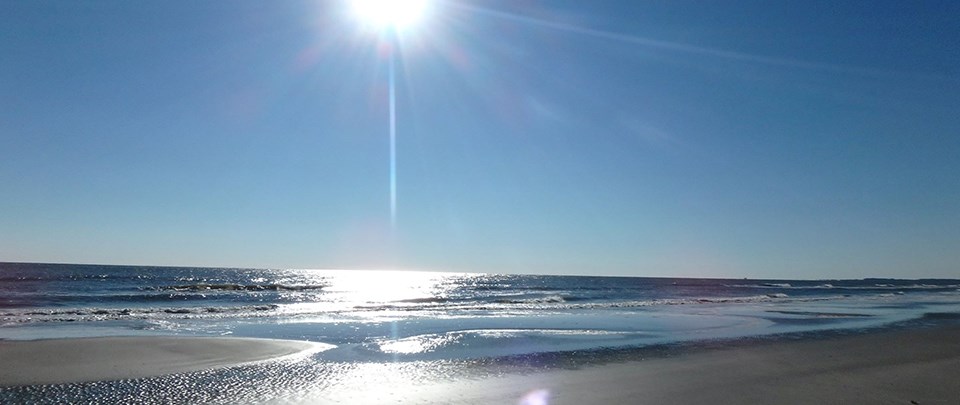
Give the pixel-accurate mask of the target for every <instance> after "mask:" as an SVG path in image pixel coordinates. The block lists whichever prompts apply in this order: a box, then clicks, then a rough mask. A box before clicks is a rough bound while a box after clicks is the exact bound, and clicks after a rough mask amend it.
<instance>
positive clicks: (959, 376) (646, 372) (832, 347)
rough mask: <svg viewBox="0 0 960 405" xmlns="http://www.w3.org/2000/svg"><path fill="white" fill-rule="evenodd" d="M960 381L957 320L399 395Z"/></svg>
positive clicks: (746, 393)
mask: <svg viewBox="0 0 960 405" xmlns="http://www.w3.org/2000/svg"><path fill="white" fill-rule="evenodd" d="M957 381H960V326H955V325H951V326H938V327H929V328H920V329H895V330H878V331H874V332H867V333H857V334H850V335H845V336H844V335H835V336H829V337H824V338H812V339H800V340H789V339H770V340H760V339H746V340H745V341H744V342H743V343H742V344H740V343H736V342H732V343H729V344H721V345H718V346H713V347H699V348H696V347H695V348H693V349H692V350H689V351H678V352H671V353H670V354H669V355H666V356H663V355H659V356H658V355H653V356H651V357H649V358H642V359H638V358H633V359H629V360H623V361H612V362H606V363H597V364H588V365H585V366H582V367H571V368H566V369H564V368H550V369H547V370H544V371H542V372H530V373H522V374H508V375H504V376H498V377H493V378H485V379H479V380H473V381H456V382H449V383H443V384H436V385H433V386H428V387H424V388H423V389H421V390H420V391H419V392H416V393H413V394H411V395H408V396H406V397H403V398H402V401H401V402H403V403H423V404H434V403H436V404H439V403H461V404H488V403H510V402H509V401H513V402H514V403H530V404H533V403H542V404H551V405H563V404H589V403H603V404H636V403H652V404H743V403H778V404H783V403H787V404H789V403H797V404H800V403H837V404H842V403H876V404H884V403H889V404H956V403H958V402H957V401H960V385H957V383H956V382H957ZM383 394H385V395H377V396H376V397H369V396H368V397H366V398H352V399H355V400H360V401H362V402H364V403H387V402H389V401H388V400H387V399H389V398H397V395H396V393H383ZM349 400H350V399H349V398H348V399H347V402H349ZM524 400H527V401H529V402H523V401H524ZM518 401H519V402H518ZM307 402H310V401H307ZM336 402H340V401H339V400H338V401H336Z"/></svg>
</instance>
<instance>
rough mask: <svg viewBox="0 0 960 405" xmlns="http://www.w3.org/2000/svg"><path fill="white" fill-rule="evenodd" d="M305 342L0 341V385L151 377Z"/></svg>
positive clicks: (281, 351) (266, 354)
mask: <svg viewBox="0 0 960 405" xmlns="http://www.w3.org/2000/svg"><path fill="white" fill-rule="evenodd" d="M316 348H317V345H316V344H313V343H310V342H300V341H292V340H274V339H237V338H205V337H104V338H85V339H49V340H36V341H0V364H2V367H0V387H3V386H16V385H35V384H59V383H70V382H86V381H109V380H119V379H128V378H140V377H152V376H160V375H164V374H173V373H183V372H189V371H198V370H206V369H210V368H216V367H226V366H232V365H237V364H242V363H248V362H253V361H259V360H266V359H272V358H276V357H282V356H286V355H291V354H295V353H299V352H302V351H305V350H312V349H316Z"/></svg>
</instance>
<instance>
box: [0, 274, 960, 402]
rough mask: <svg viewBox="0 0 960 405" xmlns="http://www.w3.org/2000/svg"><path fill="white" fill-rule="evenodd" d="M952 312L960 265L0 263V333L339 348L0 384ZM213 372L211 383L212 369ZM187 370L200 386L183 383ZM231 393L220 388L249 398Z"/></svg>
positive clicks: (651, 343) (80, 390)
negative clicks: (775, 275) (697, 270)
mask: <svg viewBox="0 0 960 405" xmlns="http://www.w3.org/2000/svg"><path fill="white" fill-rule="evenodd" d="M957 314H960V280H942V279H940V280H898V279H862V280H748V279H690V278H644V277H589V276H544V275H505V274H471V273H443V272H404V271H354V270H339V271H336V270H303V269H228V268H222V269H217V268H188V267H144V266H101V265H66V264H20V263H0V339H43V338H59V337H89V336H121V335H122V336H138V335H190V336H231V337H263V338H275V339H298V340H309V341H314V342H321V343H325V344H327V345H329V346H328V347H331V349H329V350H325V351H322V352H319V353H316V354H314V355H312V356H311V357H310V359H308V361H297V362H289V361H288V362H287V363H284V364H279V363H278V364H274V365H272V366H266V365H261V366H257V367H239V368H237V367H235V368H233V369H231V370H232V371H230V372H229V373H227V374H224V373H225V372H223V371H211V372H205V373H189V374H184V375H180V376H167V377H163V378H155V379H142V380H136V381H133V382H127V383H122V384H121V383H104V382H101V383H87V384H71V385H64V386H54V387H45V388H43V389H41V388H36V387H34V388H19V389H6V390H0V399H2V398H8V399H9V398H32V399H36V398H56V399H58V400H68V399H71V398H72V399H73V400H77V401H85V400H91V399H95V398H94V397H93V396H95V395H107V396H106V397H103V398H106V399H107V400H109V401H115V400H123V398H125V397H124V395H141V394H142V393H143V390H148V391H149V390H150V389H151V388H150V387H151V386H153V385H156V387H157V389H161V388H162V387H167V388H165V389H168V390H169V389H175V390H177V392H180V393H181V394H182V393H184V392H192V393H193V394H195V395H200V396H194V397H189V400H191V401H193V400H197V401H214V402H216V401H217V400H218V399H217V398H218V397H216V395H217V393H219V392H222V389H217V387H218V384H220V385H222V384H227V383H229V384H232V386H238V385H239V386H243V385H244V384H243V383H242V381H259V382H260V384H258V385H256V386H250V387H247V394H246V395H248V397H249V398H248V399H249V400H250V401H251V402H259V400H260V399H263V398H265V397H264V396H263V395H267V394H265V393H263V392H259V391H257V390H258V389H266V390H267V391H268V392H269V393H270V396H271V397H272V396H276V395H277V393H279V392H287V391H284V389H282V387H283V386H285V385H289V386H291V387H296V388H295V389H294V388H291V390H289V392H300V393H302V392H303V387H304V384H307V382H309V384H308V385H310V386H312V387H313V391H317V390H320V391H323V390H324V389H325V388H324V387H332V386H344V385H349V381H350V380H351V379H355V380H356V379H359V380H358V381H359V382H357V381H355V382H354V383H355V384H357V386H362V385H363V384H364V383H369V382H370V381H371V380H370V379H371V378H374V379H375V378H381V379H383V378H386V379H390V378H400V379H401V380H402V381H411V379H412V380H417V379H421V380H429V379H434V378H441V377H443V376H446V377H449V376H451V375H456V374H457V373H458V372H459V371H458V370H460V371H462V370H463V369H464V368H463V365H464V364H481V363H485V362H487V363H489V362H496V359H520V358H537V356H540V357H543V356H545V355H559V356H561V357H562V356H565V354H578V355H581V356H582V355H584V353H598V352H602V351H610V350H632V349H642V348H644V347H656V346H661V345H669V344H683V343H690V342H694V343H696V342H707V341H722V340H729V339H738V338H752V337H757V336H783V335H791V334H792V335H794V336H796V335H798V334H807V335H810V334H814V335H815V334H817V333H834V332H836V331H854V330H864V329H870V328H883V327H887V326H890V325H898V324H903V323H905V322H917V321H923V320H925V319H936V318H954V317H956V316H957ZM524 356H526V357H524ZM567 357H569V356H567ZM371 368H373V369H376V370H379V371H371V370H373V369H371ZM412 370H415V372H414V371H412ZM205 376H206V377H205ZM351 376H352V377H351ZM206 379H210V381H211V382H208V383H203V381H206ZM244 379H247V380H244ZM233 380H236V381H233ZM231 381H233V382H231ZM237 381H240V382H237ZM387 382H389V381H387ZM387 382H383V383H387ZM124 384H126V385H124ZM151 384H153V385H151ZM190 384H194V386H193V388H191V389H187V390H184V389H182V387H183V386H184V385H190ZM271 384H272V385H271ZM124 387H126V388H124ZM171 387H179V388H171ZM264 387H267V388H264ZM31 392H33V393H34V394H36V395H37V396H30V395H32V394H30V393H31ZM151 392H153V393H154V394H156V393H157V392H160V391H151ZM204 393H205V394H204ZM201 394H202V395H201ZM71 395H72V396H71ZM91 395H93V396H91ZM203 395H213V397H207V396H203ZM236 395H239V394H237V393H236V392H235V393H234V394H233V395H232V396H230V397H227V398H220V399H219V400H222V401H225V402H234V401H240V402H243V399H242V398H241V397H238V396H236ZM291 395H294V394H291ZM251 398H259V399H251Z"/></svg>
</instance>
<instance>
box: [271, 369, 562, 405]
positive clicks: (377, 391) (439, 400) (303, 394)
mask: <svg viewBox="0 0 960 405" xmlns="http://www.w3.org/2000/svg"><path fill="white" fill-rule="evenodd" d="M329 366H330V369H329V371H330V374H329V375H327V376H325V378H323V380H324V381H323V382H322V383H321V384H318V385H315V386H313V387H312V388H308V390H306V391H299V392H296V393H295V394H292V395H287V396H285V400H284V401H283V403H297V404H398V403H399V404H407V403H415V404H458V403H490V401H491V400H502V399H503V395H504V391H506V392H510V391H514V393H513V394H507V397H508V398H513V399H512V400H510V401H508V402H506V403H508V404H512V403H516V404H520V405H547V404H549V397H550V391H549V390H548V389H545V388H540V387H537V386H533V387H530V386H522V385H516V386H514V384H511V382H512V379H509V378H507V377H505V376H502V375H501V376H499V377H494V378H496V379H497V380H495V381H500V382H502V384H500V383H497V384H498V386H500V387H501V388H504V390H498V391H497V392H491V391H489V387H488V386H486V385H484V382H486V383H489V382H490V381H489V380H486V377H493V376H491V375H487V376H486V377H480V375H474V377H468V375H470V374H472V373H471V372H470V371H469V370H467V369H464V368H462V367H463V364H460V365H459V366H457V365H453V364H443V363H436V362H404V363H352V364H344V363H330V364H329ZM454 370H458V371H454ZM464 372H465V373H466V374H461V373H464ZM464 377H467V378H464ZM478 378H479V379H478ZM503 378H507V379H503ZM500 379H503V380H502V381H501V380H500ZM544 383H545V382H544ZM541 387H542V386H541ZM301 388H303V387H301ZM491 395H492V396H491Z"/></svg>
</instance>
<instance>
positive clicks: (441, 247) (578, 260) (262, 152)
mask: <svg viewBox="0 0 960 405" xmlns="http://www.w3.org/2000/svg"><path fill="white" fill-rule="evenodd" d="M351 10H352V9H351V8H350V7H349V5H347V4H345V3H342V2H336V1H322V0H315V1H279V2H273V1H269V2H268V1H247V0H239V1H186V0H175V1H153V0H146V1H120V0H114V1H79V0H78V1H43V0H37V1H3V2H0V16H2V17H0V19H2V23H0V261H39V262H72V263H115V264H157V265H200V266H243V267H295V268H358V269H364V268H391V269H392V268H396V269H421V270H451V271H480V272H517V273H548V274H598V275H599V274H603V275H614V274H616V275H639V276H712V277H723V276H726V277H771V278H845V277H850V278H855V277H873V276H878V277H882V276H894V277H905V278H915V277H953V278H956V277H960V24H958V23H957V21H958V19H960V2H957V1H954V0H945V1H901V0H895V1H883V0H876V1H835V0H829V1H811V0H797V1H770V0H755V1H733V0H730V1H699V0H697V1H684V0H658V1H641V0H624V1H612V0H611V1H581V0H569V1H533V0H523V1H521V0H502V1H494V0H490V1H443V2H441V1H434V2H433V3H432V6H431V8H430V12H429V13H428V15H426V16H425V17H426V18H424V20H423V21H422V22H421V24H419V25H417V26H415V27H411V28H409V29H407V30H405V31H403V32H402V33H401V34H400V35H399V39H398V45H397V56H398V58H397V64H396V72H397V88H396V97H397V98H396V102H397V121H396V123H397V127H396V130H397V186H398V191H397V216H396V223H395V226H394V225H391V217H390V205H389V204H390V203H389V199H390V195H389V138H388V128H389V125H388V124H389V121H388V114H387V113H388V101H387V100H388V97H387V96H388V73H387V72H388V66H389V63H388V60H389V58H388V56H387V55H388V53H389V52H388V50H387V49H388V46H389V42H384V40H383V39H382V37H380V36H378V35H377V34H376V33H375V32H371V30H370V29H368V28H369V27H365V26H363V25H362V24H359V23H358V21H357V20H356V19H355V18H353V16H352V14H351Z"/></svg>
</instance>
